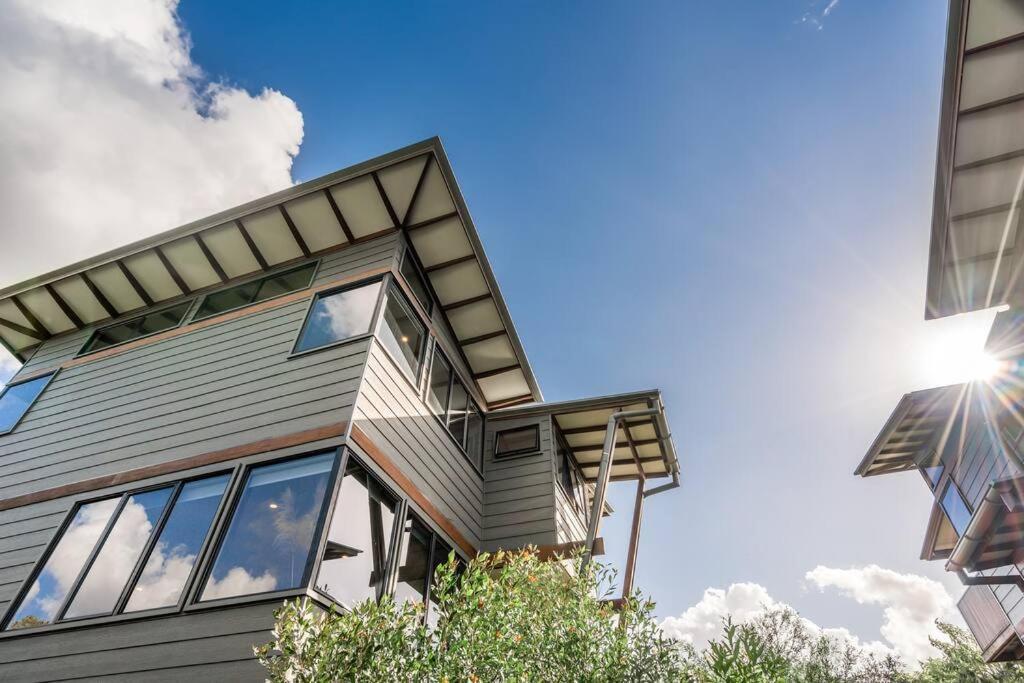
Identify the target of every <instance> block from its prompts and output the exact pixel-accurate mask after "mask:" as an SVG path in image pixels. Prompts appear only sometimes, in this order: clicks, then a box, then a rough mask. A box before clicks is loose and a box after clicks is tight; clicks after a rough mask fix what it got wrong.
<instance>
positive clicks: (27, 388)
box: [0, 372, 55, 434]
mask: <svg viewBox="0 0 1024 683" xmlns="http://www.w3.org/2000/svg"><path fill="white" fill-rule="evenodd" d="M54 374H55V373H53V372H51V373H49V374H48V375H43V376H42V377H36V378H34V379H30V380H26V381H24V382H17V383H15V384H8V385H7V386H6V387H5V388H4V389H3V390H2V391H0V434H7V433H8V432H11V431H13V430H14V428H15V427H17V426H18V423H19V422H21V418H23V417H25V413H27V412H28V409H29V408H31V407H32V404H33V403H35V402H36V399H38V398H39V395H40V394H42V393H43V389H45V388H46V385H47V384H49V383H50V380H51V379H53V376H54Z"/></svg>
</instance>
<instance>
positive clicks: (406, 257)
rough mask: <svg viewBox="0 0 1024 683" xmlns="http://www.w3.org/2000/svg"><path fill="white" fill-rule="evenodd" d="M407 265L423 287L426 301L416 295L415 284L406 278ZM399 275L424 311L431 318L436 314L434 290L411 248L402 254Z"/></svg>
mask: <svg viewBox="0 0 1024 683" xmlns="http://www.w3.org/2000/svg"><path fill="white" fill-rule="evenodd" d="M407 263H408V264H409V268H410V269H411V270H412V271H413V272H414V273H415V274H416V277H417V278H418V279H419V281H420V284H421V285H422V286H423V294H424V295H425V296H426V299H427V300H426V301H423V300H422V299H420V297H419V295H418V294H417V293H416V288H415V287H414V286H413V283H412V282H410V280H409V278H408V277H407V276H406V274H405V269H406V264H407ZM398 274H399V276H401V278H402V279H403V280H405V284H406V285H407V286H408V288H409V291H410V292H412V295H413V296H414V297H415V298H416V301H418V302H419V303H420V305H421V306H422V308H423V311H424V312H425V313H426V314H427V317H428V318H429V317H430V316H431V315H432V314H433V312H434V295H433V289H432V288H431V286H430V281H429V280H427V274H426V273H425V272H423V269H422V268H420V264H419V261H418V260H417V259H416V258H415V257H414V255H413V253H412V248H411V247H409V246H406V247H405V251H404V252H403V253H402V261H401V263H399V264H398Z"/></svg>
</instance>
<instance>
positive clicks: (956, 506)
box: [940, 482, 971, 536]
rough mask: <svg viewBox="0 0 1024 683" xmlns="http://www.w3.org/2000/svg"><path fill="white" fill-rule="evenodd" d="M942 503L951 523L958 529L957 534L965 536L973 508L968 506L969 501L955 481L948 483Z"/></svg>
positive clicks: (943, 493)
mask: <svg viewBox="0 0 1024 683" xmlns="http://www.w3.org/2000/svg"><path fill="white" fill-rule="evenodd" d="M940 505H941V506H942V511H943V512H945V513H946V518H947V519H949V523H950V524H952V525H953V528H954V529H956V533H957V536H963V535H964V533H965V532H966V531H967V526H968V525H969V524H970V523H971V509H970V508H969V507H967V503H966V502H965V501H964V498H963V496H961V495H960V491H959V489H957V487H956V486H955V485H954V484H953V482H949V483H948V484H946V490H945V491H943V492H942V499H941V501H940Z"/></svg>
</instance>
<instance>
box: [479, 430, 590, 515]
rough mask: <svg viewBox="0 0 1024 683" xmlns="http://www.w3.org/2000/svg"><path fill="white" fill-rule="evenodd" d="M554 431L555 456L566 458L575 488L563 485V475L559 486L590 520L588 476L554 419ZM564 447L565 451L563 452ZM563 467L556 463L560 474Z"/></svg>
mask: <svg viewBox="0 0 1024 683" xmlns="http://www.w3.org/2000/svg"><path fill="white" fill-rule="evenodd" d="M552 423H553V425H552V426H553V427H554V432H555V457H556V458H559V459H561V458H562V457H564V458H565V460H566V461H567V464H568V466H569V478H570V480H571V481H572V488H573V490H572V491H571V492H570V491H566V490H565V486H563V485H562V477H561V476H559V477H558V487H559V488H560V489H562V493H564V494H565V497H566V498H568V499H569V501H570V503H571V504H572V507H573V509H574V510H576V512H578V513H579V514H580V515H582V516H583V520H584V523H587V522H589V516H590V510H589V509H588V506H587V478H586V477H584V476H583V468H582V467H580V464H579V462H577V461H576V454H575V453H574V452H573V450H572V447H571V446H570V445H569V440H568V439H566V438H565V434H563V433H562V430H561V429H560V428H559V427H558V424H557V421H555V420H554V419H552ZM495 444H497V435H495ZM563 449H564V452H563ZM560 467H561V463H560V462H556V463H555V473H556V474H560V472H559V468H560Z"/></svg>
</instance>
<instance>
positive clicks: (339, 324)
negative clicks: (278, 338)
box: [295, 280, 381, 353]
mask: <svg viewBox="0 0 1024 683" xmlns="http://www.w3.org/2000/svg"><path fill="white" fill-rule="evenodd" d="M380 286H381V283H380V281H379V280H378V281H377V282H371V283H369V284H365V285H360V286H357V287H351V288H348V289H342V290H340V291H334V292H328V293H326V294H318V295H317V297H316V299H315V300H314V301H313V305H312V307H311V308H310V309H309V315H307V316H306V322H305V324H304V325H303V326H302V332H300V333H299V341H298V343H297V344H296V345H295V352H296V353H299V352H301V351H309V350H310V349H315V348H319V347H321V346H327V345H328V344H335V343H338V342H342V341H345V340H346V339H351V338H352V337H358V336H360V335H364V334H369V332H370V324H371V323H372V322H373V313H374V311H375V310H376V309H377V299H378V296H379V294H380Z"/></svg>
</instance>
